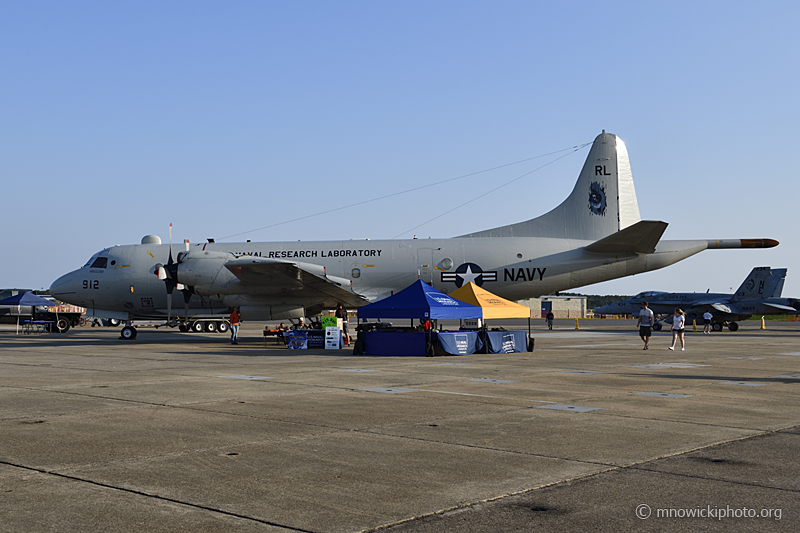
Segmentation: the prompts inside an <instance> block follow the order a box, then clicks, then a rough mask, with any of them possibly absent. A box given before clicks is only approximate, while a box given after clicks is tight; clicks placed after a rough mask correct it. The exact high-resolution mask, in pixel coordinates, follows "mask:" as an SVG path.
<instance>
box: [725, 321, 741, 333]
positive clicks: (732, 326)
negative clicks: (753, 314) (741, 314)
mask: <svg viewBox="0 0 800 533" xmlns="http://www.w3.org/2000/svg"><path fill="white" fill-rule="evenodd" d="M738 329H739V324H737V323H736V322H728V330H730V331H736V330H738Z"/></svg>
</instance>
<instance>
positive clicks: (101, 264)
mask: <svg viewBox="0 0 800 533" xmlns="http://www.w3.org/2000/svg"><path fill="white" fill-rule="evenodd" d="M107 265H108V257H98V258H97V259H95V260H94V263H92V267H91V268H105V267H106V266H107Z"/></svg>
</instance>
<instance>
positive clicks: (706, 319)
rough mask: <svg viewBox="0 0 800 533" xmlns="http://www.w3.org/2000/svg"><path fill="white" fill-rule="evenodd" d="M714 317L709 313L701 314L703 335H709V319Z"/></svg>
mask: <svg viewBox="0 0 800 533" xmlns="http://www.w3.org/2000/svg"><path fill="white" fill-rule="evenodd" d="M713 316H714V315H712V314H711V312H710V311H706V312H705V313H703V334H704V335H711V317H713Z"/></svg>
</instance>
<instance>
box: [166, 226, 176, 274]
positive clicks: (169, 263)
mask: <svg viewBox="0 0 800 533" xmlns="http://www.w3.org/2000/svg"><path fill="white" fill-rule="evenodd" d="M173 262H174V261H173V260H172V222H170V223H169V261H168V262H167V264H168V265H171V264H172V263H173Z"/></svg>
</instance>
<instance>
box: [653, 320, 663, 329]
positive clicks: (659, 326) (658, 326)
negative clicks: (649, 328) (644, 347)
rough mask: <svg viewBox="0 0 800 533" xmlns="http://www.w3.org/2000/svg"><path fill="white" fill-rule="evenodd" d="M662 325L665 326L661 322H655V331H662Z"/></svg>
mask: <svg viewBox="0 0 800 533" xmlns="http://www.w3.org/2000/svg"><path fill="white" fill-rule="evenodd" d="M662 327H664V326H662V325H661V324H659V323H658V322H656V323H655V324H653V331H661V328H662Z"/></svg>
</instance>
